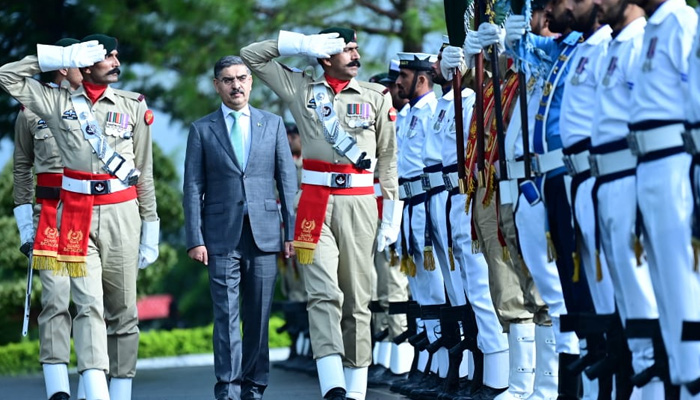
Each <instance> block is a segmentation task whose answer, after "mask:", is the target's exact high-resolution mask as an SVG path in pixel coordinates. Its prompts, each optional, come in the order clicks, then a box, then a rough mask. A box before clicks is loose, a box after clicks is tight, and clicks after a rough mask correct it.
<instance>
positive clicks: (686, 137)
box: [681, 130, 698, 155]
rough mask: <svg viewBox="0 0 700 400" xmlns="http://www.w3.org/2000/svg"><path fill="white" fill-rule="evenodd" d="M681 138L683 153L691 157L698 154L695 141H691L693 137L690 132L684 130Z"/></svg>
mask: <svg viewBox="0 0 700 400" xmlns="http://www.w3.org/2000/svg"><path fill="white" fill-rule="evenodd" d="M681 138H683V147H685V151H687V152H688V153H690V154H692V155H697V154H698V146H696V145H695V140H693V135H692V134H691V132H690V130H685V131H683V133H681Z"/></svg>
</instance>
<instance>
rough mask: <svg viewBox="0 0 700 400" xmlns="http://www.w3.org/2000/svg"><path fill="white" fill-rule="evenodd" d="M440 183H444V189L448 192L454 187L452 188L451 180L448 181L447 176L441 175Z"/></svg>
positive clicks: (448, 176)
mask: <svg viewBox="0 0 700 400" xmlns="http://www.w3.org/2000/svg"><path fill="white" fill-rule="evenodd" d="M442 181H443V182H445V189H447V191H448V192H449V191H451V190H452V189H454V187H453V186H452V180H450V175H449V174H442Z"/></svg>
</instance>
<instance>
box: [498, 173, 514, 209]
mask: <svg viewBox="0 0 700 400" xmlns="http://www.w3.org/2000/svg"><path fill="white" fill-rule="evenodd" d="M509 177H510V175H509ZM518 195H519V192H518V180H517V179H508V180H507V181H500V182H498V196H499V197H500V199H501V204H503V205H505V204H515V201H516V200H517V199H518Z"/></svg>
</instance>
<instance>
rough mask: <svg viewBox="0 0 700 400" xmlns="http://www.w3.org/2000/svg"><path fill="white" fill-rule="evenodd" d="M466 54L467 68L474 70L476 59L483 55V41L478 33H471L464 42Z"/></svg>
mask: <svg viewBox="0 0 700 400" xmlns="http://www.w3.org/2000/svg"><path fill="white" fill-rule="evenodd" d="M464 52H465V53H466V61H467V66H468V67H469V68H474V64H475V62H474V58H475V56H476V55H477V54H479V53H481V41H480V40H479V33H478V32H477V31H469V33H467V38H466V39H465V40H464Z"/></svg>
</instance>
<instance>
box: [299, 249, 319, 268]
mask: <svg viewBox="0 0 700 400" xmlns="http://www.w3.org/2000/svg"><path fill="white" fill-rule="evenodd" d="M314 247H315V246H314ZM296 253H297V261H299V264H303V265H309V264H311V263H313V262H314V249H305V248H299V247H297V248H296Z"/></svg>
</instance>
